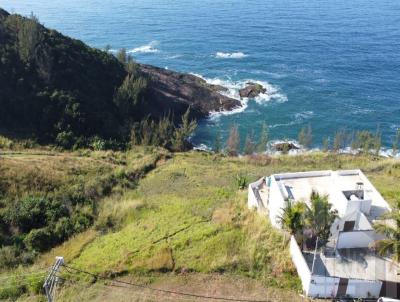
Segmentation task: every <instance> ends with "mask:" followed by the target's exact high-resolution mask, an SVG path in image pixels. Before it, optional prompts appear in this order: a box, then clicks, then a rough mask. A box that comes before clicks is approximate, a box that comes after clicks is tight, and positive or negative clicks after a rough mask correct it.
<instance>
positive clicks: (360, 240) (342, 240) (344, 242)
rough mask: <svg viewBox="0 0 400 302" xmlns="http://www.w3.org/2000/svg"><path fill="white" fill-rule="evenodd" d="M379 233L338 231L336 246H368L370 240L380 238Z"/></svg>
mask: <svg viewBox="0 0 400 302" xmlns="http://www.w3.org/2000/svg"><path fill="white" fill-rule="evenodd" d="M382 238H383V237H382V236H381V235H378V234H376V233H375V231H373V230H370V231H353V232H340V233H339V237H338V240H337V244H336V248H338V249H344V248H363V247H368V246H369V245H370V244H371V243H372V242H374V241H376V240H379V239H382Z"/></svg>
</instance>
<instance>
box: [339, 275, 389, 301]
mask: <svg viewBox="0 0 400 302" xmlns="http://www.w3.org/2000/svg"><path fill="white" fill-rule="evenodd" d="M381 287H382V282H381V281H367V280H356V279H350V280H349V284H348V285H347V292H346V293H347V294H348V295H349V296H350V297H355V298H368V297H371V298H372V297H374V298H378V297H379V293H380V291H381Z"/></svg>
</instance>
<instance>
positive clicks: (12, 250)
mask: <svg viewBox="0 0 400 302" xmlns="http://www.w3.org/2000/svg"><path fill="white" fill-rule="evenodd" d="M17 264H18V250H17V248H16V247H15V246H3V247H2V248H1V249H0V267H15V266H16V265H17Z"/></svg>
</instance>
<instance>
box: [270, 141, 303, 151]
mask: <svg viewBox="0 0 400 302" xmlns="http://www.w3.org/2000/svg"><path fill="white" fill-rule="evenodd" d="M273 149H275V150H276V151H279V152H289V151H291V150H299V149H300V147H299V146H297V145H296V144H294V143H291V142H281V143H275V144H274V145H273Z"/></svg>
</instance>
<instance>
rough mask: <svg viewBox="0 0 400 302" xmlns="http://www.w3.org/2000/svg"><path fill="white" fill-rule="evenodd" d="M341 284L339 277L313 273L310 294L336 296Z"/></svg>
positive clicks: (314, 295)
mask: <svg viewBox="0 0 400 302" xmlns="http://www.w3.org/2000/svg"><path fill="white" fill-rule="evenodd" d="M338 286H339V278H335V277H325V276H316V275H313V276H312V279H311V282H310V287H309V291H308V296H309V297H313V298H334V297H336V293H337V290H338Z"/></svg>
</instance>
